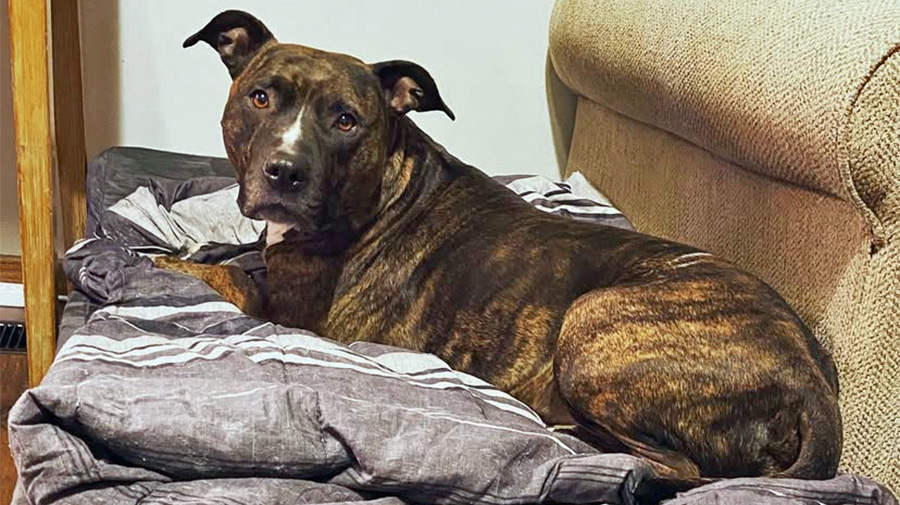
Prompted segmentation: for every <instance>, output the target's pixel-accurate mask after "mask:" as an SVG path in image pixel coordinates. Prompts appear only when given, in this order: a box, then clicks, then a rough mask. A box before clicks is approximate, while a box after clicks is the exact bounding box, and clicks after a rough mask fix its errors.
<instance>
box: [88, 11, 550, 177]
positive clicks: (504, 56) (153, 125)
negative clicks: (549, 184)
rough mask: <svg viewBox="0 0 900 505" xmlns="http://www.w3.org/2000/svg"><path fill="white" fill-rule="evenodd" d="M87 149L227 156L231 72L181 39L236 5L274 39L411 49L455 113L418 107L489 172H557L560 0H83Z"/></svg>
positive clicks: (370, 54)
mask: <svg viewBox="0 0 900 505" xmlns="http://www.w3.org/2000/svg"><path fill="white" fill-rule="evenodd" d="M81 4H82V6H81V9H82V38H83V44H82V52H83V66H84V86H85V90H86V97H85V115H86V124H87V143H88V151H89V153H88V155H89V156H90V155H93V154H95V153H97V152H98V151H100V150H101V149H102V148H104V147H106V146H108V145H111V144H120V145H137V146H148V147H154V148H158V149H166V150H174V151H180V152H189V153H201V154H211V155H224V149H223V147H222V140H221V134H220V130H219V119H220V117H221V111H222V107H223V104H224V101H225V98H226V96H227V92H228V86H229V83H230V79H229V77H228V73H227V72H226V70H225V67H224V66H223V65H222V63H221V62H220V61H219V59H218V56H217V55H216V54H215V53H214V52H213V51H212V50H211V49H210V48H209V47H208V46H206V45H205V44H204V45H202V47H201V46H199V45H198V46H195V47H193V48H190V49H182V48H181V43H182V41H183V40H184V39H185V38H186V37H187V36H189V35H191V34H192V33H194V32H195V31H197V30H198V29H200V28H201V27H202V26H203V25H205V24H206V22H207V21H209V20H210V19H211V18H212V17H213V16H214V15H215V14H217V13H218V12H220V11H222V10H225V9H229V8H238V9H243V10H246V11H248V12H251V13H252V14H254V15H255V16H257V17H258V18H260V19H261V20H262V21H263V22H265V23H266V24H267V26H268V27H269V29H270V30H271V31H272V32H273V33H274V34H275V36H276V37H277V38H278V39H279V40H281V41H285V42H296V43H300V44H304V45H310V46H314V47H319V48H322V49H327V50H331V51H338V52H345V53H349V54H353V55H355V56H358V57H360V58H361V59H363V60H365V61H370V62H372V61H379V60H386V59H396V58H400V59H408V60H413V61H415V62H417V63H419V64H421V65H423V66H424V67H425V68H427V69H428V70H429V72H430V73H431V74H432V75H433V76H434V77H435V80H436V81H437V83H438V87H439V89H440V90H441V94H442V95H443V97H444V99H445V101H446V102H447V104H448V105H449V106H450V108H451V109H453V111H454V112H455V113H456V116H457V120H456V121H455V122H453V121H450V120H449V119H448V118H446V117H445V116H444V115H443V114H440V113H437V112H431V113H426V114H418V115H415V118H416V121H417V122H418V124H419V125H420V126H421V127H423V129H425V130H426V131H427V132H429V133H430V134H431V135H432V137H434V138H435V140H437V141H438V142H440V143H442V144H443V145H444V146H445V147H447V148H448V149H449V150H450V151H451V152H452V153H454V154H455V155H456V156H458V157H459V158H461V159H462V160H464V161H466V162H468V163H471V164H474V165H476V166H478V167H480V168H481V169H482V170H484V171H486V172H488V173H491V174H501V173H523V172H527V173H540V174H544V175H547V176H549V177H556V176H558V173H559V169H558V167H557V162H556V157H555V154H554V148H553V139H552V134H551V131H550V118H549V113H548V108H547V98H546V96H547V95H546V92H545V64H546V52H547V37H548V22H549V17H550V10H551V8H552V0H490V1H484V0H454V1H453V2H440V3H439V2H413V1H411V0H357V1H352V2H351V1H343V2H340V1H323V0H294V1H290V0H266V1H261V0H258V1H249V0H244V1H231V2H222V1H217V0H190V1H188V0H82V2H81Z"/></svg>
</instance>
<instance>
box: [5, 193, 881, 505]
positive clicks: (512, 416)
mask: <svg viewBox="0 0 900 505" xmlns="http://www.w3.org/2000/svg"><path fill="white" fill-rule="evenodd" d="M503 182H504V183H505V184H507V185H508V186H509V187H510V188H511V189H513V190H514V191H516V192H518V193H519V194H520V195H522V196H523V198H526V199H529V201H531V202H532V203H533V204H535V205H537V206H539V207H541V208H543V209H544V210H546V211H548V212H556V213H562V214H565V215H569V216H571V217H573V218H578V219H592V220H598V221H601V222H608V223H611V224H617V225H621V226H627V221H626V220H625V219H624V218H623V217H622V216H621V214H619V213H618V212H617V211H615V209H613V208H612V207H611V206H610V205H609V204H608V202H605V200H604V199H603V198H602V196H601V195H599V194H593V193H588V194H585V193H580V192H579V191H585V190H584V189H583V188H582V189H579V188H580V186H579V185H580V184H582V183H583V181H581V180H579V179H578V178H577V177H576V178H575V179H572V180H570V181H567V182H566V183H562V184H556V183H552V182H549V181H546V180H543V179H540V178H531V177H512V178H506V179H504V180H503ZM235 189H236V188H235V186H234V184H233V181H229V180H227V179H223V178H217V177H207V178H203V179H194V180H190V181H185V182H181V183H177V184H176V183H172V184H149V185H147V186H143V187H140V188H138V189H137V190H135V191H134V192H132V193H131V194H130V195H128V196H127V197H126V198H124V199H122V200H120V201H118V202H117V203H115V204H113V205H111V206H109V207H108V208H106V209H105V210H103V211H102V212H101V213H100V214H99V216H98V220H99V223H98V226H97V230H96V231H97V232H96V236H95V237H93V238H91V239H88V240H84V241H82V242H80V243H78V244H77V245H76V246H75V247H73V248H72V249H71V250H70V251H69V252H68V254H67V256H66V264H65V267H66V271H67V274H68V275H69V278H70V279H71V280H72V282H73V283H74V284H75V286H76V288H77V290H78V291H77V294H76V295H75V296H74V297H73V302H72V303H71V304H70V305H72V306H70V308H69V309H67V316H66V319H64V325H63V337H64V338H62V339H61V347H60V349H59V351H58V354H57V357H56V360H55V362H54V364H53V366H52V368H51V370H50V373H49V374H48V376H47V377H46V378H45V379H44V381H43V383H42V384H41V385H40V386H39V387H37V388H34V389H31V390H30V391H28V392H27V393H26V394H25V395H24V396H23V397H22V398H21V399H20V400H19V401H18V402H17V404H16V405H15V407H14V408H13V410H12V412H11V413H10V417H9V429H10V441H11V447H12V453H13V456H14V459H15V461H16V465H17V468H18V470H19V476H20V479H19V483H18V486H17V490H16V497H15V499H14V503H15V504H16V505H24V504H26V503H27V504H35V505H37V504H47V503H72V504H82V503H84V504H87V503H108V504H119V503H121V504H133V505H136V504H138V503H140V504H151V503H156V504H174V503H213V504H223V505H224V504H235V503H244V504H280V503H285V504H287V503H291V504H297V503H349V502H372V503H377V504H401V503H435V504H438V503H440V504H444V503H446V504H468V503H480V504H493V505H502V504H525V503H634V502H635V501H636V500H638V499H639V498H641V497H646V496H651V495H652V493H653V492H654V491H655V488H654V486H655V480H654V476H653V473H652V471H651V470H650V468H649V467H648V466H647V465H646V463H644V462H643V461H642V460H640V459H638V458H634V457H631V456H627V455H622V454H598V453H597V452H596V451H595V450H594V449H592V448H591V447H589V446H587V445H585V444H584V443H582V442H580V441H579V440H577V439H574V438H572V437H569V436H567V435H564V434H561V433H556V432H554V431H552V430H551V429H548V428H547V427H546V426H544V424H543V423H542V422H541V420H540V419H539V418H538V417H537V416H536V415H535V414H534V413H533V412H532V411H531V410H530V409H529V408H528V407H527V406H525V405H523V404H522V403H520V402H518V401H517V400H515V399H513V398H511V397H510V396H508V395H506V394H504V393H502V392H500V391H498V390H496V389H494V388H492V387H491V386H490V385H489V384H486V383H485V382H483V381H481V380H478V379H477V378H474V377H472V376H469V375H466V374H463V373H460V372H457V371H454V370H452V369H450V368H449V367H448V366H447V365H446V364H445V363H444V362H442V361H441V360H439V359H437V358H436V357H434V356H431V355H427V354H419V353H414V352H409V351H406V350H402V349H397V348H391V347H386V346H382V345H377V344H372V343H365V342H357V343H354V344H351V345H341V344H337V343H335V342H331V341H329V340H326V339H322V338H319V337H317V336H316V335H313V334H311V333H310V332H307V331H304V330H302V329H294V328H286V327H282V326H278V325H274V324H272V323H269V322H266V321H261V320H258V319H254V318H252V317H248V316H246V315H244V314H242V313H240V311H238V309H237V308H236V307H235V306H233V305H231V304H230V303H228V302H226V301H225V300H223V299H222V298H221V297H219V296H218V295H217V294H216V293H215V292H214V291H212V290H211V289H210V288H209V287H208V286H207V285H205V284H204V283H202V282H201V281H199V280H197V279H194V278H191V277H187V276H184V275H181V274H177V273H173V272H168V271H163V270H159V269H157V268H155V267H154V266H153V264H152V262H151V260H150V259H149V258H148V257H147V255H149V254H154V253H167V254H179V255H181V256H184V257H187V258H192V259H195V260H202V261H209V262H235V263H236V264H240V265H242V266H245V267H246V268H247V270H248V271H249V272H251V273H259V272H258V270H259V269H260V265H259V253H258V250H257V247H256V244H257V243H258V239H259V236H260V234H261V233H262V232H263V228H262V224H261V223H255V222H252V221H249V220H247V219H245V218H243V216H240V214H239V213H238V212H237V209H236V206H235V204H234V201H235V200H234V191H235ZM591 191H593V190H591ZM79 303H80V305H78V304H79ZM73 304H74V305H73ZM713 502H716V503H720V502H722V503H772V504H794V503H828V504H831V503H834V504H837V503H854V504H868V503H873V504H874V503H883V504H895V502H893V501H892V498H891V497H890V495H889V494H887V492H886V491H885V490H884V489H882V488H880V487H879V486H877V485H876V484H874V483H872V482H871V481H868V480H867V479H864V478H861V477H853V476H842V477H839V478H837V479H834V480H831V481H827V482H815V483H810V482H803V481H777V480H771V479H739V480H732V481H723V482H721V483H718V484H715V485H711V486H706V487H704V488H700V489H697V490H694V491H691V492H689V493H686V494H683V495H681V496H679V497H678V498H676V499H673V500H671V501H670V503H672V504H673V505H674V504H680V503H684V504H687V503H713Z"/></svg>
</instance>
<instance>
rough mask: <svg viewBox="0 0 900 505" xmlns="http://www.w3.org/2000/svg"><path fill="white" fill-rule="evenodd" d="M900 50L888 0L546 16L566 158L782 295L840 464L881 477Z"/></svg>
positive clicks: (893, 367)
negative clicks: (814, 377)
mask: <svg viewBox="0 0 900 505" xmlns="http://www.w3.org/2000/svg"><path fill="white" fill-rule="evenodd" d="M898 49H900V2H898V1H897V0H871V1H864V0H858V1H841V0H793V1H788V0H759V1H753V0H678V1H672V0H605V1H600V0H595V1H589V0H559V1H557V3H556V6H555V9H554V12H553V17H552V21H551V26H550V58H551V64H552V68H551V80H550V83H551V87H552V88H553V93H551V94H552V100H551V109H552V110H553V112H554V119H555V121H556V126H557V128H558V131H557V134H558V140H559V141H560V142H559V144H560V150H561V151H563V152H567V154H568V164H567V169H566V170H567V172H573V171H576V170H577V171H581V172H583V173H584V174H586V175H587V176H588V177H589V178H590V179H591V180H592V181H593V182H594V183H595V184H597V185H598V186H599V187H600V188H602V189H603V190H604V192H606V194H607V195H608V196H609V197H610V199H611V200H612V201H613V202H614V203H615V204H616V205H618V206H619V207H620V208H621V209H623V210H624V211H625V213H626V214H627V215H628V216H630V217H631V219H632V220H633V221H634V223H635V224H636V226H637V227H638V228H639V229H640V230H642V231H645V232H648V233H651V234H656V235H660V236H664V237H668V238H671V239H675V240H678V241H682V242H687V243H690V244H694V245H697V246H699V247H702V248H705V249H707V250H710V251H713V252H715V253H718V254H720V255H723V256H725V257H727V258H730V259H731V260H733V261H735V262H736V263H738V264H740V265H742V266H743V267H745V268H747V269H748V270H750V271H752V272H754V273H756V274H757V275H759V276H760V277H761V278H763V279H765V280H766V281H767V282H769V283H770V284H771V285H773V286H774V287H775V288H776V289H777V290H778V291H779V292H781V293H782V294H783V295H784V296H785V298H787V300H788V301H789V302H791V303H792V304H793V306H794V307H795V308H796V309H797V311H798V312H799V313H800V315H801V316H802V317H803V318H804V319H805V320H806V322H807V323H808V324H809V325H810V327H811V328H813V329H814V330H815V333H816V335H817V336H818V337H819V338H820V339H821V341H822V342H823V343H824V344H825V346H826V347H827V348H828V349H829V350H830V351H831V352H832V354H833V355H834V357H835V359H836V361H837V363H838V367H839V370H840V376H841V406H842V410H843V415H844V440H845V445H844V456H843V460H842V466H841V468H842V470H844V471H850V472H858V473H862V474H864V475H868V476H870V477H873V478H875V479H877V480H879V481H881V482H883V483H885V484H887V485H888V486H890V487H892V488H893V489H894V490H895V491H900V50H898ZM553 72H555V74H556V75H558V78H559V80H560V81H561V82H562V85H564V86H565V88H568V90H571V92H572V96H574V97H576V98H574V99H567V97H566V93H565V92H562V93H561V92H560V91H559V89H556V86H553V84H554V83H555V82H557V81H555V80H554V79H555V77H554V76H553V75H552V73H553Z"/></svg>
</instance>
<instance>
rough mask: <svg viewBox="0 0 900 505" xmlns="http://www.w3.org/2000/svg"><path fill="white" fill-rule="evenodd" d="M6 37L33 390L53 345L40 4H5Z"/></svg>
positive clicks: (49, 162) (46, 84)
mask: <svg viewBox="0 0 900 505" xmlns="http://www.w3.org/2000/svg"><path fill="white" fill-rule="evenodd" d="M9 37H10V64H11V66H12V90H13V119H14V122H15V127H16V164H17V166H18V182H19V227H20V230H19V231H20V234H21V237H22V270H23V274H24V280H25V328H26V332H27V335H28V336H27V339H28V340H27V345H28V381H29V384H30V385H31V386H36V385H38V384H39V383H40V381H41V379H43V377H44V375H46V373H47V370H48V369H49V368H50V364H51V363H52V362H53V353H54V348H55V346H56V289H55V285H54V280H55V277H54V268H55V266H56V255H55V252H54V249H53V177H52V174H53V140H52V137H51V132H50V98H49V97H50V94H49V93H50V76H49V69H48V68H47V66H48V65H47V4H46V2H45V1H44V0H9Z"/></svg>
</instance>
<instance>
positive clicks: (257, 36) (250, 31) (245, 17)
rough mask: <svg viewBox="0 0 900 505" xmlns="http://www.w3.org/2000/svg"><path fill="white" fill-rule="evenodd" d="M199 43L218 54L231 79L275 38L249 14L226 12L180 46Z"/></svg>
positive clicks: (233, 11) (260, 22) (234, 11)
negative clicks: (260, 49)
mask: <svg viewBox="0 0 900 505" xmlns="http://www.w3.org/2000/svg"><path fill="white" fill-rule="evenodd" d="M201 40H202V41H203V42H206V43H207V44H209V45H210V47H212V48H213V49H215V50H216V51H218V52H219V56H221V57H222V63H224V64H225V66H226V67H228V73H229V74H231V78H232V79H234V78H235V77H237V76H238V75H240V74H241V71H243V70H244V67H245V66H246V65H247V63H249V62H250V60H252V59H253V55H254V54H256V52H257V51H258V50H259V48H261V47H262V46H264V45H265V44H266V43H268V42H270V41H275V37H274V36H273V35H272V32H270V31H269V29H268V28H266V25H264V24H263V23H262V21H260V20H258V19H256V18H255V17H253V16H252V15H250V14H248V13H246V12H243V11H237V10H228V11H224V12H222V13H220V14H219V15H218V16H216V17H214V18H212V20H211V21H210V22H209V23H207V24H206V26H204V27H203V28H202V29H201V30H200V31H199V32H197V33H195V34H193V35H191V36H190V37H188V38H187V39H186V40H185V41H184V44H182V47H191V46H193V45H194V44H196V43H197V42H200V41H201Z"/></svg>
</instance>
